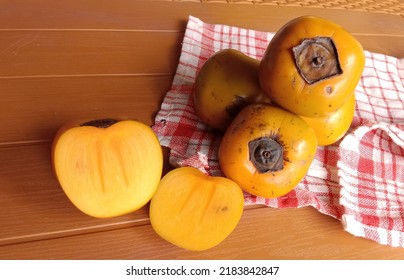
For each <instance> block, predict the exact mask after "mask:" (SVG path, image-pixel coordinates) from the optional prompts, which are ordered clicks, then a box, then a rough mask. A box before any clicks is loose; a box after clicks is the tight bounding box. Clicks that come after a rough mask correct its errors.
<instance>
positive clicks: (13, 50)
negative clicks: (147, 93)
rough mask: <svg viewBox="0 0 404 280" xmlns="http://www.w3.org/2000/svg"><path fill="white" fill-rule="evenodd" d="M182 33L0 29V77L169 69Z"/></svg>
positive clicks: (169, 71) (162, 71)
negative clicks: (0, 64) (0, 65)
mask: <svg viewBox="0 0 404 280" xmlns="http://www.w3.org/2000/svg"><path fill="white" fill-rule="evenodd" d="M183 35H184V34H183V32H180V31H179V32H168V31H162V32H142V31H118V30H114V31H88V30H75V31H73V30H47V31H44V30H29V31H26V30H23V31H20V30H14V31H4V30H3V31H2V30H0V61H1V63H2V67H1V68H0V80H1V79H2V78H3V79H4V78H16V77H19V78H21V77H25V76H57V75H89V74H91V75H95V74H104V75H105V74H134V73H136V74H150V73H156V74H170V75H172V74H173V73H174V72H175V69H176V68H177V63H178V57H179V53H180V48H179V45H180V44H181V41H182V38H183Z"/></svg>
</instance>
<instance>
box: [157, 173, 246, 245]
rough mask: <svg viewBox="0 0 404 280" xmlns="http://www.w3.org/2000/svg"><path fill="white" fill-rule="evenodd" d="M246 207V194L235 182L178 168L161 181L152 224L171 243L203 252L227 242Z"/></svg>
mask: <svg viewBox="0 0 404 280" xmlns="http://www.w3.org/2000/svg"><path fill="white" fill-rule="evenodd" d="M243 206H244V196H243V192H242V190H241V188H240V187H239V186H238V184H236V183H235V182H233V181H231V180H229V179H227V178H224V177H213V176H208V175H205V174H204V173H202V172H201V171H199V170H198V169H196V168H193V167H179V168H176V169H174V170H172V171H170V172H169V173H167V174H166V175H165V176H164V177H163V179H162V180H161V182H160V185H159V187H158V189H157V191H156V193H155V194H154V196H153V198H152V199H151V203H150V222H151V225H152V226H153V229H154V230H155V231H156V233H157V234H158V235H160V236H161V237H162V238H163V239H165V240H167V241H168V242H170V243H172V244H174V245H176V246H178V247H181V248H185V249H188V250H194V251H201V250H206V249H209V248H212V247H214V246H216V245H218V244H219V243H221V242H222V241H223V240H224V239H226V237H227V236H228V235H229V234H230V233H231V232H232V231H233V229H234V228H235V227H236V225H237V224H238V222H239V220H240V218H241V215H242V212H243Z"/></svg>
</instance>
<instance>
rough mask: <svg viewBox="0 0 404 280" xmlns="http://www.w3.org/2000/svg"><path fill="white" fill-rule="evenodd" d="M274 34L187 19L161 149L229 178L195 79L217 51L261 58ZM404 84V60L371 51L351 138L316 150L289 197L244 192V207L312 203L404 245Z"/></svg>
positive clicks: (177, 162) (355, 228)
mask: <svg viewBox="0 0 404 280" xmlns="http://www.w3.org/2000/svg"><path fill="white" fill-rule="evenodd" d="M273 35H274V33H268V32H260V31H255V30H248V29H243V28H238V27H232V26H226V25H219V24H208V23H204V22H202V21H201V20H199V19H197V18H195V17H192V16H190V17H189V21H188V24H187V29H186V32H185V35H184V39H183V45H182V51H181V56H180V61H179V65H178V68H177V72H176V75H175V78H174V81H173V84H172V87H171V89H170V90H169V91H168V92H167V94H166V96H165V99H164V101H163V104H162V105H161V109H160V111H159V112H158V115H157V116H156V119H155V124H154V125H153V129H154V131H155V133H156V134H157V136H158V138H159V140H160V143H161V145H163V146H167V147H169V148H170V149H171V152H170V162H171V164H173V165H174V166H193V167H196V168H198V169H200V170H202V171H204V172H205V173H207V174H210V175H223V174H222V172H221V171H220V168H219V164H218V158H217V151H218V146H219V143H220V139H221V135H219V134H218V133H215V132H214V131H213V130H211V129H210V128H209V127H207V126H205V125H204V124H202V123H201V122H200V121H199V120H198V118H197V116H196V115H195V113H194V109H193V102H192V98H191V93H192V87H193V84H194V80H195V77H196V74H197V72H198V71H199V69H200V68H201V66H202V65H203V63H204V62H205V61H206V60H207V59H208V58H209V57H210V56H211V55H212V54H214V53H215V52H217V51H219V50H221V49H225V48H233V49H237V50H240V51H242V52H243V53H245V54H247V55H249V56H251V57H253V58H257V59H261V58H262V55H263V54H264V51H265V49H266V47H267V45H268V43H269V41H270V40H271V38H272V37H273ZM403 83H404V60H400V59H397V58H394V57H391V56H386V55H382V54H376V53H371V52H368V51H366V66H365V69H364V72H363V75H362V78H361V80H360V82H359V84H358V86H357V88H356V91H355V94H356V99H357V104H356V113H355V117H354V120H353V123H352V126H351V128H350V130H349V131H348V133H347V135H346V136H345V137H344V138H343V139H342V140H341V141H339V142H338V143H336V144H333V145H331V146H327V147H319V148H318V152H317V154H316V157H315V159H314V162H313V163H312V165H311V167H310V169H309V171H308V173H307V175H306V176H305V178H304V179H303V180H302V181H301V183H300V184H299V185H298V186H297V187H296V188H295V189H294V190H293V191H291V192H290V193H289V194H287V195H285V196H283V197H280V198H277V199H265V198H262V197H256V196H253V195H250V194H247V193H245V203H246V205H249V204H263V205H266V206H270V207H275V208H287V207H304V206H312V207H315V208H316V209H317V210H318V211H320V212H321V213H324V214H327V215H329V216H332V217H334V218H336V219H339V220H340V221H341V223H342V224H343V226H344V228H345V230H347V231H348V232H350V233H352V234H353V235H355V236H361V237H365V238H368V239H371V240H374V241H376V242H378V243H380V244H387V245H391V246H395V247H404V87H403Z"/></svg>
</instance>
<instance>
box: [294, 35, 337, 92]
mask: <svg viewBox="0 0 404 280" xmlns="http://www.w3.org/2000/svg"><path fill="white" fill-rule="evenodd" d="M293 54H294V59H295V63H296V66H297V69H298V71H299V74H300V75H301V76H302V78H303V79H304V80H305V81H306V82H307V83H308V84H310V85H311V84H314V83H316V82H318V81H321V80H324V79H327V78H330V77H333V76H336V75H340V74H342V69H341V65H340V62H339V60H338V52H337V48H336V47H335V44H334V41H333V40H332V38H330V37H314V38H309V39H304V40H303V41H302V42H301V43H300V44H299V45H297V46H295V47H294V48H293Z"/></svg>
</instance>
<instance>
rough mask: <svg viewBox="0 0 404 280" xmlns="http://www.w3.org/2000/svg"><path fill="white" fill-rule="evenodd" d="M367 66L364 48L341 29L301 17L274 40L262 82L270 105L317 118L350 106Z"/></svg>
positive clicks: (263, 64)
mask: <svg viewBox="0 0 404 280" xmlns="http://www.w3.org/2000/svg"><path fill="white" fill-rule="evenodd" d="M364 66H365V54H364V51H363V48H362V46H361V44H360V43H359V42H358V41H357V40H356V39H355V37H353V36H352V35H351V34H350V33H349V32H348V31H346V30H345V29H344V28H343V27H341V26H340V25H338V24H336V23H334V22H331V21H329V20H326V19H323V18H319V17H314V16H302V17H298V18H295V19H293V20H291V21H289V22H287V23H286V24H285V25H284V26H283V27H282V28H281V29H279V30H278V32H276V34H275V36H274V37H273V38H272V40H271V41H270V42H269V44H268V47H267V49H266V51H265V53H264V56H263V58H262V60H261V64H260V69H259V81H260V84H261V87H262V88H263V90H264V91H265V93H266V94H267V95H268V97H269V98H270V99H271V101H272V102H273V103H275V104H277V105H279V106H281V107H283V108H285V109H287V110H288V111H290V112H293V113H295V114H297V115H301V116H305V117H310V118H318V117H324V116H327V115H330V114H332V113H333V112H335V111H337V110H338V109H339V108H340V107H341V106H342V105H343V104H345V103H346V102H347V101H348V100H349V98H350V97H351V95H352V94H353V93H354V90H355V88H356V86H357V84H358V82H359V80H360V77H361V75H362V72H363V69H364Z"/></svg>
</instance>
